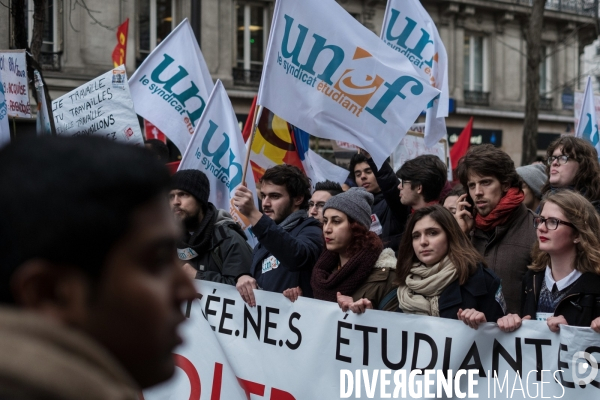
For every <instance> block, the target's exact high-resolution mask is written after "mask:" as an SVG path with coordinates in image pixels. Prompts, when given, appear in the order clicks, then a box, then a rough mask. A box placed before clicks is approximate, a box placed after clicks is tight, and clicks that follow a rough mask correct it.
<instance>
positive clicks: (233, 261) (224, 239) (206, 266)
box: [177, 210, 252, 286]
mask: <svg viewBox="0 0 600 400" xmlns="http://www.w3.org/2000/svg"><path fill="white" fill-rule="evenodd" d="M217 211H218V212H217V215H216V221H215V223H214V227H213V230H212V242H211V246H210V249H209V250H207V251H205V252H203V253H201V254H198V253H195V252H190V249H177V253H178V255H179V258H180V259H181V260H183V261H185V262H187V263H189V264H191V265H192V267H194V269H196V271H198V272H197V273H196V279H202V280H205V281H213V282H219V283H224V284H227V285H234V286H235V283H236V280H237V278H238V277H239V276H241V275H244V274H248V273H249V272H250V265H251V264H252V248H251V247H250V245H248V243H247V242H246V235H245V234H244V232H243V231H242V230H241V228H240V226H239V225H238V224H237V223H236V222H235V221H234V220H233V219H232V218H231V215H229V213H227V212H226V211H225V210H217ZM193 254H197V255H196V256H194V255H193ZM190 257H193V258H190Z"/></svg>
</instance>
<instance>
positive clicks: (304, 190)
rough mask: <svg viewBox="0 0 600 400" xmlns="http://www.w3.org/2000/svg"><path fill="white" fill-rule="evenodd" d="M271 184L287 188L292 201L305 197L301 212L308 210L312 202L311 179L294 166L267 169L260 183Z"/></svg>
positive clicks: (283, 165)
mask: <svg viewBox="0 0 600 400" xmlns="http://www.w3.org/2000/svg"><path fill="white" fill-rule="evenodd" d="M263 182H270V183H272V184H274V185H279V186H285V189H286V190H287V192H288V194H289V195H290V199H295V198H296V197H300V196H302V197H303V200H302V203H301V204H300V209H301V210H308V200H310V197H311V194H310V179H309V178H308V177H307V176H306V175H305V174H304V172H302V171H301V170H300V168H298V167H296V166H294V165H287V164H281V165H276V166H274V167H271V168H267V170H266V171H265V174H264V175H263V176H262V178H260V183H263Z"/></svg>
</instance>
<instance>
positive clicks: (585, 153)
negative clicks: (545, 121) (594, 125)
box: [542, 136, 600, 201]
mask: <svg viewBox="0 0 600 400" xmlns="http://www.w3.org/2000/svg"><path fill="white" fill-rule="evenodd" d="M558 148H561V153H562V154H564V155H566V156H569V157H570V158H572V159H574V160H575V161H577V162H578V163H579V168H577V173H576V174H575V178H574V180H573V182H572V186H574V187H575V190H577V191H578V192H579V193H581V194H582V195H583V196H584V197H585V198H586V199H588V200H589V201H596V200H600V164H598V152H597V151H596V149H595V148H594V146H592V145H591V144H590V143H588V142H587V141H585V140H583V139H580V138H576V137H574V136H563V137H561V138H558V139H556V140H555V141H554V142H552V143H550V146H548V150H546V155H547V157H550V156H552V154H554V151H555V150H556V149H558ZM550 167H551V166H550V165H547V164H546V175H547V176H550ZM550 186H551V185H550V182H549V181H546V184H545V185H544V187H543V188H542V193H546V192H548V190H550Z"/></svg>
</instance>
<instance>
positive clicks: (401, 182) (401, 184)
mask: <svg viewBox="0 0 600 400" xmlns="http://www.w3.org/2000/svg"><path fill="white" fill-rule="evenodd" d="M411 182H412V181H409V180H404V181H403V180H402V179H400V187H404V184H405V183H411Z"/></svg>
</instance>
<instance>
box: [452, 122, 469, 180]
mask: <svg viewBox="0 0 600 400" xmlns="http://www.w3.org/2000/svg"><path fill="white" fill-rule="evenodd" d="M472 133H473V117H471V119H470V120H469V123H468V124H467V126H465V129H463V131H462V132H461V133H460V135H459V136H458V140H457V141H456V143H454V146H452V148H451V149H450V159H451V160H452V170H453V171H454V170H455V169H456V167H458V161H459V160H460V159H461V158H462V156H464V155H465V154H467V150H469V146H470V145H471V134H472Z"/></svg>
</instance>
